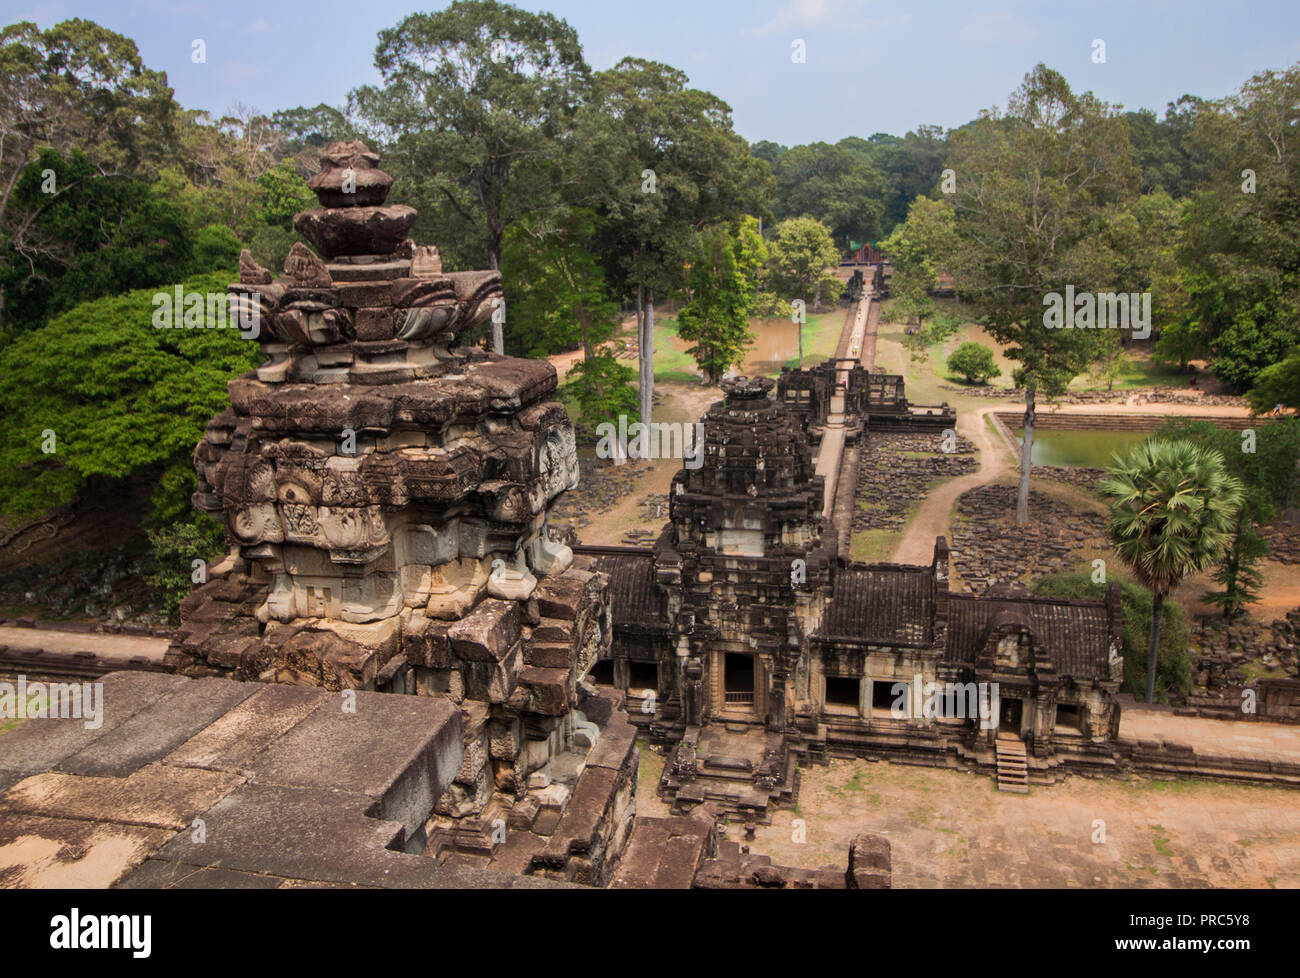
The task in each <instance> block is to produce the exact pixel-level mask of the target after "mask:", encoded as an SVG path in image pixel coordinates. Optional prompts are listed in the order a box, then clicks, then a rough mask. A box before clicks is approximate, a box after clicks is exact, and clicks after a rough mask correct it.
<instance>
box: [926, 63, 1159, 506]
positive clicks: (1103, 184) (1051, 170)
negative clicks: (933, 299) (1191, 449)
mask: <svg viewBox="0 0 1300 978" xmlns="http://www.w3.org/2000/svg"><path fill="white" fill-rule="evenodd" d="M949 146H950V148H951V151H952V155H951V156H950V158H949V162H948V165H949V167H951V168H952V169H953V170H954V171H955V174H956V188H955V193H954V194H953V195H952V198H951V199H952V200H953V202H954V206H955V207H956V212H957V220H956V237H957V243H956V246H955V247H954V249H953V254H952V256H951V262H949V263H948V264H950V265H951V271H952V273H953V275H954V276H955V277H956V279H957V282H958V287H959V289H960V291H961V294H962V296H963V298H964V299H966V300H967V301H968V302H969V303H970V304H971V306H972V307H973V309H974V310H975V312H976V314H977V315H978V316H979V318H980V320H981V322H982V323H983V324H984V327H985V329H986V330H987V331H988V332H989V333H990V334H991V335H992V336H993V337H994V338H995V339H997V340H998V342H999V343H1001V344H1002V345H1003V346H1004V347H1005V348H1006V350H1005V352H1006V356H1008V357H1009V358H1011V359H1013V360H1017V361H1019V362H1020V368H1019V369H1018V370H1017V371H1016V374H1017V381H1018V384H1019V385H1020V386H1022V387H1023V388H1024V391H1025V423H1024V448H1023V450H1022V457H1021V463H1020V487H1019V493H1018V498H1017V504H1016V520H1017V522H1022V523H1023V522H1025V521H1027V520H1028V518H1029V477H1030V471H1031V468H1032V464H1031V458H1032V452H1033V437H1034V417H1035V410H1036V404H1037V398H1038V396H1039V394H1040V393H1041V394H1046V395H1047V396H1049V397H1050V396H1057V395H1059V394H1060V393H1061V392H1063V391H1064V390H1065V387H1066V386H1067V385H1068V384H1069V382H1070V380H1071V379H1072V378H1074V377H1075V376H1076V375H1078V374H1079V373H1081V372H1082V371H1083V370H1084V369H1085V368H1086V366H1087V364H1088V363H1089V362H1090V360H1091V358H1092V355H1093V352H1094V349H1095V343H1096V339H1095V336H1094V335H1093V334H1094V333H1095V331H1094V330H1090V329H1049V328H1047V325H1046V321H1045V319H1044V306H1045V300H1047V298H1048V297H1049V294H1052V293H1055V294H1057V295H1060V294H1062V293H1063V292H1064V291H1065V288H1066V286H1067V285H1074V286H1075V287H1076V288H1077V289H1078V290H1079V291H1085V292H1100V291H1105V290H1106V288H1107V286H1108V285H1109V281H1110V279H1111V278H1112V276H1113V272H1114V264H1113V259H1112V258H1111V257H1110V256H1109V255H1108V254H1100V253H1099V250H1098V249H1097V248H1096V247H1095V244H1094V239H1095V238H1096V236H1097V233H1098V230H1099V228H1100V226H1101V225H1102V224H1103V222H1104V219H1105V216H1106V213H1107V209H1108V208H1109V207H1110V206H1111V205H1113V204H1115V203H1116V202H1118V201H1121V200H1124V199H1126V198H1129V197H1131V196H1132V195H1133V194H1134V193H1135V191H1136V187H1137V171H1136V169H1135V168H1134V166H1133V164H1132V162H1131V160H1130V158H1129V144H1128V134H1127V131H1126V129H1125V127H1124V122H1123V120H1122V119H1120V118H1119V117H1118V116H1117V115H1116V114H1115V113H1114V111H1113V110H1112V109H1111V108H1110V106H1108V105H1107V104H1106V103H1104V102H1101V101H1099V100H1098V99H1096V98H1095V97H1094V96H1093V95H1092V94H1091V93H1085V94H1083V95H1076V94H1075V93H1074V92H1072V91H1071V90H1070V87H1069V85H1068V84H1067V83H1066V81H1065V79H1064V78H1063V77H1061V75H1060V74H1058V73H1057V72H1055V71H1052V70H1051V69H1049V68H1047V67H1045V66H1044V65H1038V66H1037V67H1036V68H1035V69H1034V70H1033V71H1032V72H1030V73H1029V75H1027V76H1026V78H1025V81H1024V83H1023V84H1022V85H1021V86H1020V88H1018V89H1017V90H1016V92H1015V93H1014V94H1013V95H1012V96H1011V99H1010V103H1009V105H1008V109H1007V112H1006V113H1005V114H999V113H998V112H996V111H990V112H987V113H985V114H984V115H982V116H981V117H980V119H978V120H977V121H976V122H974V123H972V124H971V125H969V126H967V127H965V128H963V129H961V130H958V131H956V132H954V133H952V134H951V136H950V138H949Z"/></svg>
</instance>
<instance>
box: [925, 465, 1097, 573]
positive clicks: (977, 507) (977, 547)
mask: <svg viewBox="0 0 1300 978" xmlns="http://www.w3.org/2000/svg"><path fill="white" fill-rule="evenodd" d="M1029 513H1030V522H1029V523H1028V524H1025V525H1019V524H1017V523H1016V522H1015V516H1016V487H1015V486H979V487H978V488H975V489H972V490H970V491H969V492H967V493H964V494H963V495H962V497H961V498H960V499H959V500H958V502H957V515H956V517H955V518H954V520H953V529H952V543H951V547H952V561H953V564H954V566H955V567H956V570H957V572H958V574H959V575H960V577H961V580H962V582H963V583H964V584H965V586H966V589H967V590H968V591H971V592H973V593H975V594H983V593H984V592H985V591H986V590H988V589H989V588H990V587H992V586H994V585H997V584H1010V583H1014V582H1021V583H1028V581H1029V579H1030V578H1031V577H1039V576H1043V575H1046V574H1052V573H1055V572H1057V571H1063V570H1073V569H1075V568H1076V567H1077V566H1078V565H1079V563H1080V562H1081V561H1082V560H1083V558H1084V556H1085V554H1086V553H1087V552H1089V551H1095V550H1105V549H1108V547H1109V545H1108V543H1107V542H1106V518H1105V517H1104V516H1102V515H1101V514H1098V513H1088V512H1079V511H1077V510H1075V509H1073V508H1072V507H1070V506H1067V505H1065V504H1064V503H1061V502H1059V501H1057V500H1055V499H1053V498H1051V497H1050V496H1046V495H1044V494H1042V493H1038V492H1031V493H1030V494H1029Z"/></svg>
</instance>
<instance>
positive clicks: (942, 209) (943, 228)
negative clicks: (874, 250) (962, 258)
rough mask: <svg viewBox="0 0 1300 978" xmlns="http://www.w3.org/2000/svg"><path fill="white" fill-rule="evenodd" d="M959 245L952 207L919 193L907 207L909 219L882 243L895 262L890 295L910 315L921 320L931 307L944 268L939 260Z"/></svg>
mask: <svg viewBox="0 0 1300 978" xmlns="http://www.w3.org/2000/svg"><path fill="white" fill-rule="evenodd" d="M955 245H956V236H955V232H954V216H953V209H952V207H951V206H949V205H948V204H947V203H945V202H944V201H940V200H930V199H929V198H928V197H918V198H916V200H914V201H912V205H911V207H909V208H908V210H907V220H906V221H904V222H903V223H902V224H900V225H898V226H897V227H895V228H894V230H893V231H892V232H890V235H889V237H887V238H886V239H885V240H884V241H882V242H881V243H880V248H881V251H882V252H883V253H884V254H885V256H886V257H887V258H888V259H889V261H890V263H891V264H892V265H893V266H894V275H893V278H892V279H891V280H890V283H889V292H890V295H892V296H893V297H895V298H897V299H899V300H900V304H901V305H902V306H903V308H904V309H905V310H907V312H908V314H909V318H910V317H915V319H916V321H917V322H918V323H920V322H921V319H922V316H923V314H926V313H928V312H929V311H930V309H931V307H932V303H931V301H930V298H929V293H930V290H931V289H932V288H934V284H935V280H936V279H937V278H938V275H939V272H940V271H941V270H942V268H941V267H940V262H941V261H943V260H944V259H945V258H947V257H948V256H950V255H951V254H952V251H953V248H954V247H955Z"/></svg>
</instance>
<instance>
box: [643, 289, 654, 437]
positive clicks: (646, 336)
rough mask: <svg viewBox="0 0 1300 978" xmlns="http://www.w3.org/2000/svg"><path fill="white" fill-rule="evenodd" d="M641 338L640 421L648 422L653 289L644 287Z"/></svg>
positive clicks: (651, 405) (651, 406)
mask: <svg viewBox="0 0 1300 978" xmlns="http://www.w3.org/2000/svg"><path fill="white" fill-rule="evenodd" d="M646 300H647V301H646V304H645V315H644V317H643V318H644V326H643V327H642V332H643V335H642V338H641V421H642V423H643V424H649V423H650V421H651V420H652V418H651V415H652V414H653V412H654V396H655V290H654V289H646Z"/></svg>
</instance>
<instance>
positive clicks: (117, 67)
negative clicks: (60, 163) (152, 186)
mask: <svg viewBox="0 0 1300 978" xmlns="http://www.w3.org/2000/svg"><path fill="white" fill-rule="evenodd" d="M0 77H3V78H4V80H5V81H4V84H3V85H0V233H2V234H3V235H4V236H5V238H6V239H7V240H6V244H8V245H9V247H11V248H14V247H17V248H26V249H27V250H28V252H30V251H32V250H34V249H36V248H38V244H37V243H36V242H33V241H32V240H30V239H28V238H27V237H26V236H25V235H24V233H23V226H22V225H23V222H24V217H23V215H17V216H16V215H15V214H14V213H13V212H12V211H13V194H14V191H15V188H16V187H17V186H18V182H19V180H20V178H21V177H22V174H23V173H24V171H25V170H26V168H27V165H28V164H29V163H30V162H31V161H32V160H33V159H34V158H35V156H36V155H37V154H38V153H39V152H41V151H43V150H52V151H54V152H55V153H56V154H60V155H62V154H65V153H67V152H69V151H70V150H72V149H73V148H79V149H81V150H82V151H83V153H84V154H85V155H86V158H87V160H88V162H89V163H90V165H91V166H92V167H93V168H94V170H95V171H96V172H97V173H98V174H100V175H101V176H103V175H109V174H115V175H137V174H139V175H143V176H146V177H147V176H148V175H149V174H148V172H147V171H148V168H149V167H150V166H152V165H154V164H156V163H157V162H158V161H159V160H161V159H162V158H163V157H164V156H166V155H167V153H168V151H169V148H170V136H171V124H172V120H173V116H174V114H175V111H176V103H175V102H174V101H173V100H172V91H171V89H170V88H168V87H167V76H166V75H165V74H163V73H162V72H158V71H150V70H148V69H147V68H145V66H144V63H143V61H141V59H140V53H139V51H138V50H137V49H136V46H135V42H134V41H132V40H131V39H130V38H127V37H123V36H122V35H121V34H117V33H115V32H113V31H110V30H107V29H105V28H103V27H100V26H99V25H98V24H96V23H94V22H92V21H89V20H81V19H80V18H76V19H73V20H65V21H61V22H60V23H58V24H55V25H54V26H53V27H51V28H50V29H49V30H45V31H42V30H40V28H38V27H37V26H36V25H35V24H33V23H31V22H29V21H23V22H21V23H17V24H10V25H9V26H8V27H5V28H4V29H3V30H0ZM15 217H17V220H15ZM10 261H11V257H10V255H9V254H8V253H6V252H0V276H5V273H6V272H7V266H8V265H9V262H10ZM5 277H7V276H5ZM5 323H6V312H5V295H4V293H3V291H0V330H3V329H4V328H5Z"/></svg>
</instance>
